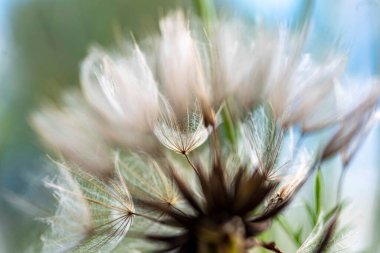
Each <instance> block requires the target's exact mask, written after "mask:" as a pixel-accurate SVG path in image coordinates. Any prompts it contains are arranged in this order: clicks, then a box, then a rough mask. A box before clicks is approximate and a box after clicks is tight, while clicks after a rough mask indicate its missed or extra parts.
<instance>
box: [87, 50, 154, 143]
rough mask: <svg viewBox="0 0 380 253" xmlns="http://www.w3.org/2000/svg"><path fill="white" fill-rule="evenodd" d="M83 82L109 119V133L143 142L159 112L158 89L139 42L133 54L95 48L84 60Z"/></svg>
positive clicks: (96, 106) (94, 103) (97, 107)
mask: <svg viewBox="0 0 380 253" xmlns="http://www.w3.org/2000/svg"><path fill="white" fill-rule="evenodd" d="M81 84H82V88H83V92H84V95H85V97H86V99H87V101H88V102H89V103H90V104H91V105H92V107H93V108H94V109H95V110H97V111H98V112H99V113H100V114H101V115H102V116H103V117H104V119H105V120H106V126H105V127H104V128H103V130H104V132H105V134H106V135H108V137H110V138H111V139H113V140H114V141H115V142H118V143H121V144H124V145H125V146H134V145H135V146H141V145H144V143H143V142H144V135H149V134H150V133H151V131H152V128H153V126H154V122H155V120H156V117H157V115H158V111H159V100H158V99H159V93H158V89H157V85H156V83H155V80H154V78H153V75H152V72H151V70H150V68H149V67H148V64H147V62H146V59H145V56H144V55H143V53H142V52H141V51H140V49H139V48H138V46H137V45H135V48H134V49H133V50H132V53H131V55H130V56H124V55H118V56H113V55H111V54H109V53H106V52H104V51H103V50H101V49H97V48H94V49H92V50H91V52H90V54H89V55H88V56H87V58H86V59H85V61H84V62H83V64H82V68H81ZM107 123H108V124H107ZM107 130H108V131H107ZM139 137H141V139H143V141H141V140H140V139H139ZM139 142H142V143H139Z"/></svg>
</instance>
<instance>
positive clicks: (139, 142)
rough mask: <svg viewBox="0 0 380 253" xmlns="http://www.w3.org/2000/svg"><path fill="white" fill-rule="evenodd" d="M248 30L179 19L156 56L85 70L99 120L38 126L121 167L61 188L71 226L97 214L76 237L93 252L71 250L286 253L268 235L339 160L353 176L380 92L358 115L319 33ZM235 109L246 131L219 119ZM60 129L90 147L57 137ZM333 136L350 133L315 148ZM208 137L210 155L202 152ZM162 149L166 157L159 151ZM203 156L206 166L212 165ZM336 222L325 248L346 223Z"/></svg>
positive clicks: (93, 56)
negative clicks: (321, 55) (309, 42)
mask: <svg viewBox="0 0 380 253" xmlns="http://www.w3.org/2000/svg"><path fill="white" fill-rule="evenodd" d="M240 25H242V24H240V23H239V22H234V21H230V20H224V21H217V22H215V24H214V25H213V26H210V27H209V29H208V30H207V31H206V35H207V36H201V35H200V32H199V31H198V30H197V29H194V28H193V29H192V27H191V26H190V22H188V19H187V18H186V17H185V15H184V14H183V13H182V12H180V11H177V12H175V13H172V14H171V15H169V16H167V17H165V18H163V19H162V20H161V22H160V31H161V35H160V36H159V37H158V39H157V40H156V41H157V45H156V47H153V48H150V50H147V52H149V53H146V54H145V53H143V51H144V50H140V48H139V47H138V46H137V45H136V44H135V45H134V49H132V50H131V51H130V52H129V53H128V54H124V52H122V53H120V54H116V53H113V54H111V53H107V52H105V51H104V50H102V49H93V50H92V51H91V52H90V54H89V56H88V57H87V58H86V60H85V61H84V62H83V65H82V68H81V82H82V89H83V93H84V95H85V97H86V101H87V103H88V104H87V105H89V106H88V107H89V108H90V109H88V110H87V111H88V117H81V116H82V114H79V115H78V112H77V111H76V110H74V109H72V110H68V112H67V113H64V114H62V112H61V111H59V110H54V111H53V112H51V113H49V114H48V116H47V117H43V118H42V120H41V119H40V118H38V117H37V120H35V122H36V126H37V128H38V129H39V131H40V133H41V134H42V136H44V137H45V138H46V139H47V140H48V141H49V143H52V144H54V145H53V146H54V147H58V149H59V150H61V151H62V153H63V154H64V155H66V156H68V157H69V158H70V157H72V158H74V159H73V160H77V161H80V162H81V163H79V165H80V166H83V167H86V166H85V165H87V164H86V163H83V161H88V159H83V158H88V157H89V155H91V154H92V155H94V154H96V152H95V151H97V149H95V148H94V147H99V149H100V151H102V152H100V154H102V155H104V156H106V157H105V158H103V156H102V157H101V159H100V161H99V164H101V162H103V163H105V164H107V165H108V164H110V161H113V163H111V164H112V166H111V167H112V169H111V172H112V173H109V174H108V177H106V178H104V177H103V178H102V179H100V178H99V177H97V176H96V175H97V173H96V172H97V170H96V169H94V170H93V171H91V166H87V167H89V168H90V169H87V171H89V172H95V173H92V174H95V176H94V175H91V174H89V173H86V172H81V170H80V169H78V171H80V172H76V170H70V173H65V174H64V176H65V177H64V178H66V179H67V180H63V181H62V182H61V183H59V184H52V185H51V186H52V187H53V188H54V189H56V190H58V193H59V194H58V196H59V200H60V207H61V209H58V211H57V215H56V216H57V217H60V216H61V210H63V209H64V210H66V211H68V212H64V213H63V214H64V215H67V217H73V219H74V218H78V217H76V216H75V215H72V211H75V210H73V209H75V208H73V207H78V208H77V209H79V210H81V211H82V212H83V215H85V216H86V217H85V219H84V220H82V221H81V222H78V224H77V225H78V226H79V227H80V229H79V228H78V229H77V231H76V233H74V234H73V236H74V237H78V238H79V240H73V241H72V244H73V245H70V247H75V249H80V250H81V249H85V250H92V249H93V248H96V249H102V250H103V249H104V250H105V251H107V250H112V249H113V248H115V247H116V246H119V247H123V250H129V251H132V250H134V249H136V250H140V251H142V252H147V251H148V252H150V251H153V252H183V253H186V252H189V253H190V252H197V253H208V252H218V253H222V252H248V251H249V250H251V249H254V248H257V247H261V248H265V249H267V250H270V251H272V252H277V253H278V252H281V251H280V249H279V248H278V246H277V245H276V244H275V243H274V242H265V241H262V240H261V239H259V238H260V237H259V235H260V234H261V233H263V232H264V231H266V230H268V229H270V227H271V226H270V225H271V223H272V221H273V219H274V218H275V217H276V216H277V215H278V214H279V213H281V212H282V211H283V210H284V209H285V208H286V207H287V206H288V205H289V204H290V203H291V202H292V200H293V199H294V196H295V194H296V193H297V192H298V191H299V190H300V188H301V187H302V185H303V184H304V183H305V182H306V180H307V179H308V178H309V177H310V175H312V173H313V172H314V171H315V169H316V168H317V167H319V166H321V165H322V164H323V162H324V161H325V160H327V159H329V158H330V157H332V156H335V155H337V154H341V155H342V158H343V161H344V162H343V166H347V164H348V161H350V159H351V157H352V155H353V154H354V153H355V152H354V151H355V150H356V148H357V139H358V138H359V139H360V138H361V137H362V136H363V135H364V134H365V133H366V132H368V129H369V127H370V126H371V124H366V123H365V122H364V121H365V120H367V119H372V115H373V114H372V113H373V111H374V108H375V106H376V104H377V101H378V100H379V96H380V93H379V92H378V89H377V88H373V87H372V88H371V89H370V91H371V92H369V93H368V94H370V95H368V96H365V97H363V99H360V100H358V101H355V104H354V105H352V106H349V107H348V109H347V108H346V107H345V106H342V105H341V99H340V98H339V96H337V94H338V93H337V86H336V84H337V82H338V81H339V74H340V72H341V71H342V69H343V67H342V64H343V62H344V61H343V60H342V58H341V57H331V58H328V59H327V60H326V61H325V62H323V63H322V64H321V63H318V62H317V61H315V60H313V59H312V56H311V55H310V54H307V53H304V52H303V45H304V39H305V34H302V36H301V35H299V34H293V33H291V32H287V31H285V30H283V29H281V30H280V31H279V32H278V33H273V32H272V31H266V30H263V28H257V27H254V28H252V30H251V32H249V33H242V32H240V31H238V30H237V29H236V27H239V26H240ZM148 54H149V55H148ZM145 55H148V56H147V57H149V59H150V61H149V63H148V61H147V60H146V56H145ZM64 108H65V109H64V110H63V111H64V112H65V111H66V110H67V108H71V107H69V106H68V105H66V106H65V107H64ZM86 108H87V107H86ZM221 108H222V109H226V110H225V114H229V112H230V111H231V112H233V115H232V116H231V115H227V116H225V117H224V118H225V119H228V116H231V117H230V119H231V118H232V119H234V120H235V122H232V120H229V122H227V120H226V122H222V121H220V120H219V119H217V115H218V114H217V113H215V112H218V111H219V110H220V109H221ZM228 108H232V110H228ZM342 108H345V109H342ZM66 114H68V115H66ZM78 116H79V117H78ZM66 118H68V119H70V120H68V121H66V120H64V119H66ZM51 122H59V123H61V124H60V125H61V127H62V129H65V130H62V131H67V135H70V133H72V135H73V136H75V137H76V138H67V139H66V138H64V139H63V140H62V136H60V135H54V134H52V133H54V131H52V129H53V127H52V126H51V124H47V123H51ZM371 122H373V121H371ZM79 123H80V124H79ZM219 124H220V125H221V126H222V127H219ZM83 125H84V126H86V127H82V126H83ZM53 126H56V125H54V124H53ZM91 126H93V127H92V128H91ZM235 126H236V127H235ZM328 127H330V128H331V129H330V130H332V131H334V130H336V132H334V133H333V134H332V135H331V136H329V140H328V141H327V142H323V143H322V142H321V141H320V142H319V143H318V144H321V143H322V144H326V143H327V145H319V146H317V147H312V146H310V145H307V144H305V142H306V141H305V139H307V138H308V137H309V136H311V135H313V134H314V133H319V132H320V131H321V130H323V129H326V128H328ZM239 129H243V132H240V131H239ZM222 130H223V131H224V130H225V131H224V132H222ZM228 131H229V132H228ZM306 133H307V134H306ZM228 134H230V135H233V136H234V137H236V138H238V139H239V140H238V142H239V143H244V144H243V145H242V146H243V149H244V151H245V152H244V153H243V154H241V153H238V152H237V151H236V147H235V146H234V143H233V141H230V142H227V138H226V135H228ZM235 135H236V136H235ZM294 135H296V139H297V140H295V136H294ZM78 137H81V140H82V142H83V143H85V144H86V145H84V144H83V145H82V146H79V147H83V148H86V150H85V152H84V151H82V153H83V154H82V153H77V152H73V151H75V150H74V149H71V146H70V143H74V144H76V142H77V141H78V139H79V138H78ZM207 139H209V141H208V144H209V146H208V148H207V145H205V146H206V147H205V149H197V148H198V147H200V146H201V145H202V144H203V143H205V141H206V140H207ZM147 140H150V141H147ZM155 140H158V142H160V143H161V144H162V145H161V146H156V145H154V144H156V142H155ZM95 144H96V145H95ZM147 144H149V145H147ZM150 144H152V145H150ZM115 146H116V148H118V150H117V152H116V155H115V152H112V151H113V150H114V148H115ZM144 146H150V147H151V149H143V148H141V147H144ZM152 146H153V147H154V149H152ZM125 147H128V148H127V149H125ZM163 147H166V148H167V149H169V150H171V151H174V152H176V153H179V154H182V155H183V156H184V157H185V158H186V160H185V159H183V158H181V157H180V156H172V155H171V154H170V153H169V152H164V150H163ZM309 149H311V150H309ZM92 152H93V153H92ZM189 152H192V154H191V156H190V155H189ZM305 154H306V155H305ZM309 154H310V155H309ZM202 155H203V157H207V159H206V161H202V160H201V159H199V157H202ZM247 155H248V157H249V158H250V159H245V158H246V156H247ZM115 157H116V159H115ZM231 157H233V158H232V159H230V158H231ZM98 158H99V157H98ZM95 161H97V160H95ZM228 161H229V162H228ZM91 165H92V166H95V165H94V164H93V163H91ZM101 167H103V164H102V166H101ZM94 168H96V167H94ZM293 172H295V173H293ZM289 175H294V176H289ZM67 188H72V189H71V190H70V189H69V190H68V189H67ZM73 191H74V194H72V192H73ZM66 193H67V194H68V195H66ZM61 196H63V197H61ZM70 196H75V198H74V199H73V200H72V199H71V198H70ZM66 199H68V200H69V201H66ZM61 200H62V201H61ZM67 205H68V206H69V208H66V206H67ZM62 208H63V209H62ZM98 217H100V218H101V219H100V220H99V219H98ZM333 220H334V222H332V223H331V224H330V226H329V227H328V229H327V230H326V231H327V233H326V234H327V235H326V236H324V237H323V238H322V243H320V244H321V245H322V246H323V247H324V245H326V241H328V239H329V238H330V234H331V233H332V232H333V230H334V228H335V224H336V216H335V217H334V219H333ZM82 223H83V224H82ZM52 224H53V227H55V226H59V225H62V224H70V221H69V220H65V221H62V224H60V219H57V220H56V221H54V220H52ZM68 231H69V230H68ZM78 233H80V236H78ZM57 234H61V231H60V230H58V233H56V230H53V231H50V234H49V235H52V236H53V237H54V238H53V239H51V240H52V241H55V239H56V238H55V235H57ZM48 237H49V236H48ZM48 237H47V238H48ZM138 239H142V240H143V243H136V240H138ZM49 240H50V239H49ZM66 242H67V241H66ZM144 242H145V243H144ZM146 242H148V243H146ZM322 246H321V247H320V249H322V248H323V247H322ZM317 252H318V250H317Z"/></svg>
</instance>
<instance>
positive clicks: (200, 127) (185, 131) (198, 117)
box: [154, 99, 208, 154]
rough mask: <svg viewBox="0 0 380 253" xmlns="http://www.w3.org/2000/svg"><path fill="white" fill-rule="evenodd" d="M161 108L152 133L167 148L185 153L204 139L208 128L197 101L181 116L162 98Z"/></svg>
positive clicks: (200, 143)
mask: <svg viewBox="0 0 380 253" xmlns="http://www.w3.org/2000/svg"><path fill="white" fill-rule="evenodd" d="M161 110H162V111H161V114H160V117H159V118H158V121H157V124H156V127H155V129H154V133H155V135H156V136H157V138H158V140H159V141H160V142H161V143H162V144H163V145H164V146H166V147H167V148H168V149H171V150H173V151H175V152H177V153H179V154H187V153H189V152H191V151H192V150H194V149H196V148H197V147H199V146H200V145H202V144H203V143H204V142H205V141H206V139H207V137H208V130H207V128H206V127H205V124H204V121H203V117H202V111H201V108H200V105H199V104H198V103H197V102H195V103H194V105H193V106H192V107H191V108H190V109H187V112H186V114H184V115H183V116H182V117H181V116H179V115H176V114H175V112H174V110H173V109H172V107H171V106H170V104H169V103H168V102H167V101H165V99H162V106H161Z"/></svg>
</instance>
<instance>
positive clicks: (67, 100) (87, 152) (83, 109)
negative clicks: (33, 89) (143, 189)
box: [31, 93, 113, 176]
mask: <svg viewBox="0 0 380 253" xmlns="http://www.w3.org/2000/svg"><path fill="white" fill-rule="evenodd" d="M82 101H83V100H82V97H81V96H80V95H79V94H76V93H67V94H66V95H65V97H64V105H63V107H62V109H58V108H56V107H55V106H52V105H51V106H46V107H45V108H44V109H43V110H41V111H39V112H36V113H34V114H33V115H32V117H31V120H32V124H33V127H34V128H35V129H36V131H37V132H38V133H39V134H40V136H41V137H42V139H43V141H44V142H45V143H46V144H47V145H48V146H49V147H50V148H52V149H53V150H55V151H58V152H59V153H61V154H62V155H64V156H65V157H66V158H67V159H68V160H70V161H72V162H74V163H76V164H78V165H80V166H81V167H82V168H84V169H86V170H88V171H91V172H92V173H94V174H97V175H99V176H106V175H107V174H109V173H110V171H111V170H112V167H113V165H112V160H111V158H110V149H109V147H108V146H107V145H106V143H105V140H104V139H103V138H102V137H101V135H100V132H99V131H97V130H99V129H98V122H97V121H96V119H95V118H94V117H93V114H92V112H91V110H89V108H88V107H87V106H86V104H84V103H82Z"/></svg>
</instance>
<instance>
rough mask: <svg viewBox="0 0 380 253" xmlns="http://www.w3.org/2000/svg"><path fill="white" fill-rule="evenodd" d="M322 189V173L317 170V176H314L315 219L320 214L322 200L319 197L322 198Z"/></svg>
mask: <svg viewBox="0 0 380 253" xmlns="http://www.w3.org/2000/svg"><path fill="white" fill-rule="evenodd" d="M322 187H323V183H322V172H321V170H320V169H318V170H317V174H316V176H315V189H314V191H315V204H314V206H315V214H316V216H317V217H319V215H320V213H321V208H322V200H321V196H322Z"/></svg>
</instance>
